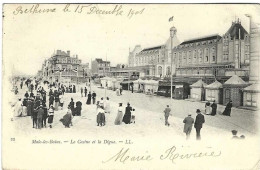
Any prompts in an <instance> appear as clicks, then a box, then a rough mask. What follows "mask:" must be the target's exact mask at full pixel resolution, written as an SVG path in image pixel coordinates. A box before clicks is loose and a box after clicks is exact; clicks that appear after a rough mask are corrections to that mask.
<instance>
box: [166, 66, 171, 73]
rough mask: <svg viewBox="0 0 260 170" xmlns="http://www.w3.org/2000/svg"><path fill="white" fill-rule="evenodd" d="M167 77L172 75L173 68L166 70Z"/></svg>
mask: <svg viewBox="0 0 260 170" xmlns="http://www.w3.org/2000/svg"><path fill="white" fill-rule="evenodd" d="M166 75H171V67H170V66H169V67H167V69H166Z"/></svg>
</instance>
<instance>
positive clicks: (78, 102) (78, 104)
mask: <svg viewBox="0 0 260 170" xmlns="http://www.w3.org/2000/svg"><path fill="white" fill-rule="evenodd" d="M81 106H82V103H81V102H80V101H77V102H76V108H75V115H76V116H81V109H82V108H81Z"/></svg>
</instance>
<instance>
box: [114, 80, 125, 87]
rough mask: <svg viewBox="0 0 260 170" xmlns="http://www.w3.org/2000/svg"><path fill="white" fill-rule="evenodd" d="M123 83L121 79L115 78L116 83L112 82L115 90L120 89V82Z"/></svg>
mask: <svg viewBox="0 0 260 170" xmlns="http://www.w3.org/2000/svg"><path fill="white" fill-rule="evenodd" d="M122 81H124V79H123V78H117V79H116V81H115V82H114V87H115V89H120V87H121V82H122Z"/></svg>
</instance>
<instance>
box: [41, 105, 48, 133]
mask: <svg viewBox="0 0 260 170" xmlns="http://www.w3.org/2000/svg"><path fill="white" fill-rule="evenodd" d="M42 107H43V111H44V114H43V116H42V126H43V127H45V128H46V119H47V117H48V109H47V107H46V104H45V103H43V104H42Z"/></svg>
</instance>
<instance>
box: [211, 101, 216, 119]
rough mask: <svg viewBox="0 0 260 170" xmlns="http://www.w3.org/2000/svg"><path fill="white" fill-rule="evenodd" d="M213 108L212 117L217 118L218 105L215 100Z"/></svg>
mask: <svg viewBox="0 0 260 170" xmlns="http://www.w3.org/2000/svg"><path fill="white" fill-rule="evenodd" d="M211 108H212V111H211V116H215V115H216V114H217V104H216V103H215V100H214V101H213V103H212V105H211Z"/></svg>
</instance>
